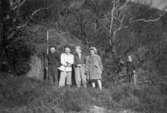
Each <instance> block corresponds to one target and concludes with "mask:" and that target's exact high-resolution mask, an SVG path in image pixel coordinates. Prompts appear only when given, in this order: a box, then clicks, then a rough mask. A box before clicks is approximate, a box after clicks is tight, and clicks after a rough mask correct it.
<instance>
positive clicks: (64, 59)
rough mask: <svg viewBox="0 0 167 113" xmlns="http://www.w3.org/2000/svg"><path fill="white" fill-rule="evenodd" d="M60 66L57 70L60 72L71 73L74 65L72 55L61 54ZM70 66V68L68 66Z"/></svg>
mask: <svg viewBox="0 0 167 113" xmlns="http://www.w3.org/2000/svg"><path fill="white" fill-rule="evenodd" d="M60 59H61V61H60V62H61V66H60V67H59V68H58V69H59V70H61V71H66V72H71V71H72V65H73V64H74V55H73V54H69V55H67V54H66V53H62V54H61V58H60ZM68 64H70V65H71V66H68Z"/></svg>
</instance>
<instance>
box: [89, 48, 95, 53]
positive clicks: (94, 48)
mask: <svg viewBox="0 0 167 113" xmlns="http://www.w3.org/2000/svg"><path fill="white" fill-rule="evenodd" d="M89 50H93V51H94V52H95V53H97V49H96V47H90V48H89Z"/></svg>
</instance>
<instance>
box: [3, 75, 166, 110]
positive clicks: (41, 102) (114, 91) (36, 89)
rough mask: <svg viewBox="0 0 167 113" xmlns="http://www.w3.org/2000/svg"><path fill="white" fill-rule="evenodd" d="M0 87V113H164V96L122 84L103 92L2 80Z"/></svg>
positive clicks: (16, 79)
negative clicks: (100, 111)
mask: <svg viewBox="0 0 167 113" xmlns="http://www.w3.org/2000/svg"><path fill="white" fill-rule="evenodd" d="M1 80H2V78H1ZM5 81H7V82H5ZM0 86H1V88H0V89H1V90H0V94H1V95H0V100H1V102H0V113H61V112H63V111H65V112H67V113H70V112H72V113H74V112H83V111H85V112H86V111H87V110H88V109H89V108H90V107H91V106H95V105H96V106H100V107H104V108H106V109H110V110H114V111H121V110H123V109H130V110H133V111H138V112H151V113H157V112H158V113H165V111H166V110H167V109H166V107H165V106H166V104H167V103H166V100H167V96H166V95H162V94H161V93H160V92H159V91H158V90H157V89H153V88H152V87H149V88H141V89H136V88H134V87H131V86H130V85H128V84H125V85H119V86H113V87H111V88H108V89H104V90H103V91H99V90H98V89H92V88H88V89H84V88H81V89H77V88H75V87H73V88H69V89H67V88H62V89H58V88H56V87H52V86H51V85H49V84H48V83H43V82H39V81H35V80H32V79H27V78H23V77H20V78H13V77H8V78H5V79H4V78H3V81H1V85H0ZM86 113H87V112H86Z"/></svg>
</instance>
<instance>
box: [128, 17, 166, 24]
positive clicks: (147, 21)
mask: <svg viewBox="0 0 167 113" xmlns="http://www.w3.org/2000/svg"><path fill="white" fill-rule="evenodd" d="M162 16H163V15H160V16H159V17H157V18H153V19H145V18H141V19H136V20H132V21H130V24H133V23H136V22H145V23H149V22H156V21H159V20H160V19H161V17H162Z"/></svg>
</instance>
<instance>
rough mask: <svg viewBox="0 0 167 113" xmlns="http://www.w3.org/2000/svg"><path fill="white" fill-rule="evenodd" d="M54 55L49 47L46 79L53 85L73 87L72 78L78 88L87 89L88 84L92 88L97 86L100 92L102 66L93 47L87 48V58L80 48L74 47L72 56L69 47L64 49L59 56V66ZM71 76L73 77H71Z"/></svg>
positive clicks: (54, 50)
mask: <svg viewBox="0 0 167 113" xmlns="http://www.w3.org/2000/svg"><path fill="white" fill-rule="evenodd" d="M55 53H56V49H55V48H54V47H51V48H50V52H49V55H48V77H49V79H50V80H51V81H52V83H53V84H56V83H58V87H64V86H68V87H70V86H72V85H73V84H72V83H73V82H72V81H73V78H74V81H75V83H76V86H77V87H78V88H79V87H81V86H82V87H85V88H87V85H88V84H89V83H90V84H91V86H92V87H93V88H95V87H96V85H97V86H98V88H99V89H100V90H102V72H103V65H102V61H101V57H100V56H99V55H98V54H97V49H96V48H95V47H90V48H89V55H88V56H85V55H84V54H83V52H82V48H81V47H80V46H76V47H75V52H74V54H72V52H71V48H70V47H68V46H67V47H65V48H64V52H63V53H61V55H60V66H57V65H56V64H57V56H58V55H55ZM57 70H58V72H59V77H58V76H57V75H58V74H57V73H58V72H57ZM73 72H74V73H73ZM73 74H74V77H72V75H73ZM57 78H59V79H57Z"/></svg>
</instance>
